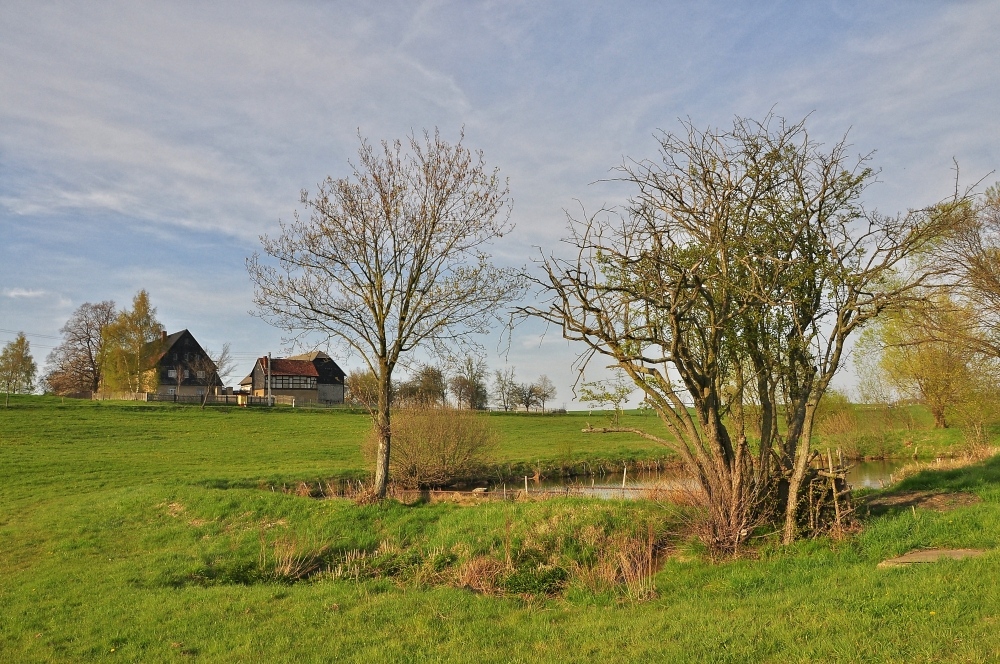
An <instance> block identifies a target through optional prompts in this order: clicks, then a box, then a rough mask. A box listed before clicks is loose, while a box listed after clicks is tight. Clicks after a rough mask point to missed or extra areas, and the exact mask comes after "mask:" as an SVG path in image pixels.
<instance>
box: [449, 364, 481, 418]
mask: <svg viewBox="0 0 1000 664" xmlns="http://www.w3.org/2000/svg"><path fill="white" fill-rule="evenodd" d="M448 386H449V387H450V388H451V393H452V396H454V397H455V401H456V403H457V404H458V405H459V407H462V406H468V407H469V409H470V410H482V409H483V408H486V402H487V400H488V399H489V395H488V394H487V391H486V363H485V362H484V361H483V360H482V359H481V358H478V357H475V356H473V355H466V356H465V358H463V359H462V361H461V362H460V363H459V365H458V367H457V369H456V373H455V375H454V376H452V377H451V379H450V380H449V381H448Z"/></svg>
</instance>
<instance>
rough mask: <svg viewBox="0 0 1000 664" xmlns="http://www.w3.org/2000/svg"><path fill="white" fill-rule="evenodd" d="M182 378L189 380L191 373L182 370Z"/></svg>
mask: <svg viewBox="0 0 1000 664" xmlns="http://www.w3.org/2000/svg"><path fill="white" fill-rule="evenodd" d="M184 377H185V378H190V377H191V372H190V371H188V370H187V369H185V370H184Z"/></svg>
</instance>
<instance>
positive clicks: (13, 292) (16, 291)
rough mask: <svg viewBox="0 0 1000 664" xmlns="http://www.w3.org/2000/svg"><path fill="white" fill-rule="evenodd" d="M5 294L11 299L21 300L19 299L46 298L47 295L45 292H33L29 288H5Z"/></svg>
mask: <svg viewBox="0 0 1000 664" xmlns="http://www.w3.org/2000/svg"><path fill="white" fill-rule="evenodd" d="M3 294H4V295H5V296H6V297H10V298H19V297H30V298H35V297H44V296H45V294H46V293H45V291H43V290H32V289H28V288H5V289H4V290H3Z"/></svg>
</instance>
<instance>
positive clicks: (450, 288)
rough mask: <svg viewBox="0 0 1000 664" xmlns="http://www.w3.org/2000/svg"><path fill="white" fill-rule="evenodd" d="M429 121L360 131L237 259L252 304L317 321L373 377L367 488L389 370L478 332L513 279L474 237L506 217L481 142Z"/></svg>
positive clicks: (383, 450)
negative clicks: (389, 133)
mask: <svg viewBox="0 0 1000 664" xmlns="http://www.w3.org/2000/svg"><path fill="white" fill-rule="evenodd" d="M461 140H462V139H461V138H460V139H459V142H458V144H456V145H450V144H448V143H447V142H445V141H444V140H443V139H442V138H441V137H440V136H439V134H438V133H437V131H435V132H434V134H433V135H430V134H428V133H427V132H424V134H423V136H421V137H419V138H418V137H415V136H411V137H410V139H409V141H408V142H407V143H408V148H409V149H408V150H404V147H403V143H402V142H400V141H395V142H393V143H388V142H382V144H381V146H380V148H376V147H373V146H372V145H371V144H369V143H368V142H367V141H365V140H364V139H362V140H361V147H360V149H359V150H358V160H359V161H358V163H357V164H356V165H352V174H351V176H350V177H348V178H342V179H336V180H335V179H333V178H327V179H326V180H325V181H324V182H323V183H322V184H320V186H319V190H318V191H317V193H316V194H315V195H314V196H312V197H310V196H309V195H308V193H307V192H303V193H302V198H301V202H302V204H303V205H305V206H306V207H307V208H308V209H309V211H310V215H309V218H308V219H305V220H304V219H300V218H299V216H298V215H297V214H296V215H295V218H294V221H292V222H291V223H282V224H281V233H280V235H279V236H278V237H275V238H272V237H268V236H264V237H262V238H261V242H262V244H263V247H264V251H265V252H266V253H267V254H268V255H269V256H271V257H272V258H274V259H276V260H277V266H274V265H268V264H265V263H264V262H263V261H262V259H261V257H260V256H259V255H257V254H255V255H254V256H253V257H251V258H250V259H249V260H248V261H247V267H248V270H249V272H250V277H251V279H252V280H253V282H254V284H255V298H254V299H255V302H256V304H257V307H258V312H259V314H260V315H261V316H262V317H263V318H264V319H266V320H268V321H270V322H271V323H273V324H275V325H277V326H279V327H282V328H284V329H286V330H289V331H293V332H297V333H300V334H309V333H316V332H318V333H320V334H323V335H326V336H327V338H331V339H336V340H339V341H340V342H342V343H343V344H345V345H346V346H347V347H349V348H350V349H352V350H353V351H354V352H356V353H358V354H359V355H360V356H361V357H362V358H363V359H364V361H365V363H366V364H367V366H368V368H369V369H370V370H371V371H372V373H373V374H374V375H375V376H376V378H377V380H378V387H379V392H378V402H377V406H376V409H375V411H374V414H373V424H374V427H375V430H376V435H377V438H378V452H377V454H376V467H375V487H374V492H375V495H376V497H378V498H383V497H384V496H385V491H386V485H387V481H388V473H389V455H390V449H391V427H390V401H391V391H390V386H391V384H392V374H393V371H394V370H395V369H396V367H397V365H398V364H399V362H400V360H401V358H405V357H406V356H407V354H408V353H410V352H411V351H413V350H414V349H415V348H417V347H418V346H422V345H427V346H430V347H431V348H432V349H437V350H440V349H441V348H442V347H444V346H446V345H448V344H452V343H458V344H462V343H463V342H465V343H467V342H468V341H469V338H468V335H469V334H470V333H481V332H486V331H487V330H488V329H489V327H490V325H491V323H492V321H493V320H494V319H495V315H496V312H498V311H499V310H501V309H502V307H503V306H504V305H505V304H506V303H508V302H510V301H511V300H513V299H515V298H516V297H518V296H519V295H520V293H521V292H522V291H523V282H522V279H521V277H520V276H519V274H518V273H517V272H516V271H515V270H510V269H499V268H496V267H494V266H493V265H492V264H491V263H490V259H489V256H488V255H487V254H486V253H485V252H484V248H485V247H486V246H487V245H488V244H489V243H491V242H492V241H493V240H495V239H497V238H500V237H502V236H503V234H504V233H506V232H507V231H509V230H510V228H511V227H512V225H511V223H510V221H509V208H510V199H509V196H508V188H507V185H506V183H505V181H504V180H502V179H501V178H500V176H499V174H498V172H497V171H496V170H490V169H488V168H487V167H486V165H485V163H484V162H483V158H482V154H481V153H473V152H470V151H469V150H468V149H467V148H465V147H464V146H463V145H462V142H461Z"/></svg>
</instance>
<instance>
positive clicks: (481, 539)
mask: <svg viewBox="0 0 1000 664" xmlns="http://www.w3.org/2000/svg"><path fill="white" fill-rule="evenodd" d="M12 405H13V407H12V408H10V409H9V410H0V661H12V662H13V661H18V662H20V661H27V662H33V661H40V662H44V661H60V662H61V661H117V660H120V661H143V662H148V661H191V660H196V661H197V660H201V661H234V662H236V661H239V662H243V661H262V662H263V661H267V662H281V661H288V662H303V661H306V662H308V661H341V660H346V661H362V660H364V661H593V660H595V659H606V660H609V661H733V662H737V661H739V662H743V661H764V660H771V661H807V660H808V661H816V660H826V661H829V660H837V661H862V660H863V661H904V660H905V661H918V662H919V661H990V660H991V659H992V658H993V657H994V656H995V653H996V652H1000V636H997V634H1000V630H998V629H997V626H998V624H1000V585H998V584H995V583H993V581H992V580H991V579H993V578H994V577H995V576H996V574H997V571H998V568H1000V556H998V554H997V552H996V548H997V546H998V544H1000V459H997V458H994V459H991V460H988V461H985V462H983V463H981V464H978V465H975V466H972V467H969V468H965V469H958V470H951V471H947V472H938V473H931V472H924V473H921V474H918V475H916V476H914V477H911V478H910V479H908V480H906V482H904V483H903V485H901V486H897V487H893V488H892V489H891V490H890V493H891V492H897V493H898V492H905V491H910V490H920V491H931V492H957V491H961V492H965V493H966V494H968V495H969V496H972V497H973V498H975V500H971V499H970V500H968V501H965V502H964V503H962V505H961V506H960V507H958V508H957V509H954V510H952V511H947V512H937V511H934V510H932V509H930V508H925V507H915V508H913V509H911V508H910V507H901V508H899V509H894V510H893V509H890V510H888V511H886V512H885V513H883V514H881V515H879V516H873V517H868V518H867V519H866V521H865V522H864V525H863V528H862V529H860V530H859V531H858V532H856V533H853V534H851V535H850V536H848V537H847V538H846V539H842V540H836V541H834V540H827V539H819V540H813V541H805V542H800V543H799V544H797V545H795V546H793V547H790V548H781V547H778V546H776V545H774V544H771V543H770V540H768V539H767V538H766V537H765V538H764V539H762V540H761V544H760V545H759V547H758V548H757V549H756V551H755V552H754V555H752V556H747V557H745V558H743V559H740V560H735V561H726V562H713V561H711V560H709V559H708V558H707V557H706V556H705V554H704V552H703V551H702V549H701V548H700V547H699V545H698V544H697V543H696V542H694V541H693V540H692V539H691V536H690V530H689V527H690V524H691V520H692V518H693V517H692V514H691V512H690V511H689V510H685V508H678V507H674V506H669V505H658V504H655V503H652V502H647V501H636V502H621V501H599V500H586V499H559V500H550V501H544V502H517V503H510V502H508V503H485V502H484V503H480V504H468V505H461V504H447V503H434V504H416V505H412V506H407V505H401V504H399V503H395V502H389V503H387V504H383V505H372V506H366V507H358V506H355V505H354V504H353V503H351V502H349V501H346V500H336V499H335V500H323V501H319V500H314V499H310V498H303V497H298V496H295V495H293V494H286V493H282V492H280V491H272V490H270V489H269V488H265V489H261V488H258V487H261V486H263V487H268V486H269V485H274V484H277V485H280V484H281V483H284V482H287V483H293V482H295V481H297V480H301V479H311V478H318V477H323V478H326V477H358V476H360V475H361V474H363V473H364V472H365V466H364V462H363V460H362V458H361V456H360V452H359V444H358V443H359V440H360V438H361V437H362V436H363V435H364V433H365V431H366V430H367V428H368V422H367V420H366V418H365V416H363V415H359V414H351V413H347V412H332V411H298V410H296V411H291V410H273V411H267V410H240V409H235V408H234V409H229V410H223V409H217V410H216V409H209V410H206V411H200V410H198V409H197V408H190V407H171V406H160V405H156V406H147V405H145V404H97V403H89V402H70V401H66V402H65V403H63V402H61V401H60V400H58V399H48V398H42V397H31V398H16V399H12ZM495 417H496V421H497V424H498V426H499V427H500V428H501V432H502V438H503V442H502V444H501V449H500V455H501V457H502V458H503V459H504V460H508V461H511V462H514V461H526V462H531V461H537V460H540V459H549V460H558V459H560V458H563V457H565V456H566V455H570V456H571V457H574V458H584V457H588V456H590V457H592V458H598V457H601V456H606V457H608V458H614V457H621V456H623V455H633V458H634V456H635V455H642V454H659V453H660V452H659V450H657V449H656V448H655V447H652V446H649V445H648V444H647V443H645V442H641V441H638V440H635V439H631V440H630V439H629V438H625V437H616V438H614V440H611V439H610V438H608V437H602V436H590V435H585V434H580V433H579V431H580V429H581V428H582V427H583V426H586V422H587V421H588V418H591V419H592V420H595V419H596V417H595V416H592V415H587V414H574V415H568V416H551V417H530V416H523V415H517V416H515V415H497V416H495ZM630 417H634V418H647V419H645V420H642V421H644V422H645V421H649V420H650V419H651V418H650V416H647V415H641V414H634V415H631V416H630ZM593 423H594V424H595V425H597V424H599V422H597V421H594V422H593ZM899 431H900V433H898V435H897V434H896V433H893V434H892V436H895V437H896V438H898V446H899V448H900V449H904V450H905V449H908V448H906V446H905V441H906V438H907V436H908V435H909V434H907V433H906V431H907V429H905V427H903V428H901V429H900V430H899ZM909 431H911V432H912V434H913V435H921V436H923V435H927V436H928V438H929V439H930V438H931V437H932V436H931V435H932V434H933V433H934V432H928V431H927V430H926V429H917V428H913V429H910V430H909ZM831 435H834V434H831ZM835 435H845V434H843V433H841V434H835ZM949 435H951V434H949ZM942 438H943V436H942ZM934 440H937V439H936V438H935V439H934ZM910 442H911V444H912V443H913V442H914V441H910ZM938 442H939V447H940V448H941V449H945V447H946V446H947V445H957V444H959V441H957V440H955V441H951V442H947V443H945V442H940V441H938ZM917 444H918V445H920V444H922V443H917ZM948 449H950V448H948ZM976 501H978V502H976ZM650 546H652V548H653V550H654V551H655V567H656V569H657V571H656V573H655V575H653V576H652V577H651V579H648V580H646V581H643V580H642V579H639V578H638V576H639V574H638V572H641V571H642V566H643V565H645V564H647V562H648V561H647V559H646V558H644V555H645V554H646V553H647V552H648V551H649V550H650ZM926 546H955V547H980V548H983V549H985V550H987V553H986V554H985V555H984V556H983V557H980V558H977V559H973V560H965V561H948V562H940V563H935V564H933V565H924V566H921V567H912V568H901V569H879V568H877V567H876V565H877V563H878V562H879V561H880V560H882V559H883V558H885V557H887V556H890V555H897V554H900V553H903V552H905V551H908V550H911V549H913V548H917V547H926ZM310 566H318V567H317V568H316V569H312V570H310V569H309V567H310ZM311 572H315V573H311ZM630 574H631V575H632V577H631V578H627V577H629V575H630ZM299 577H301V578H299Z"/></svg>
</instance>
